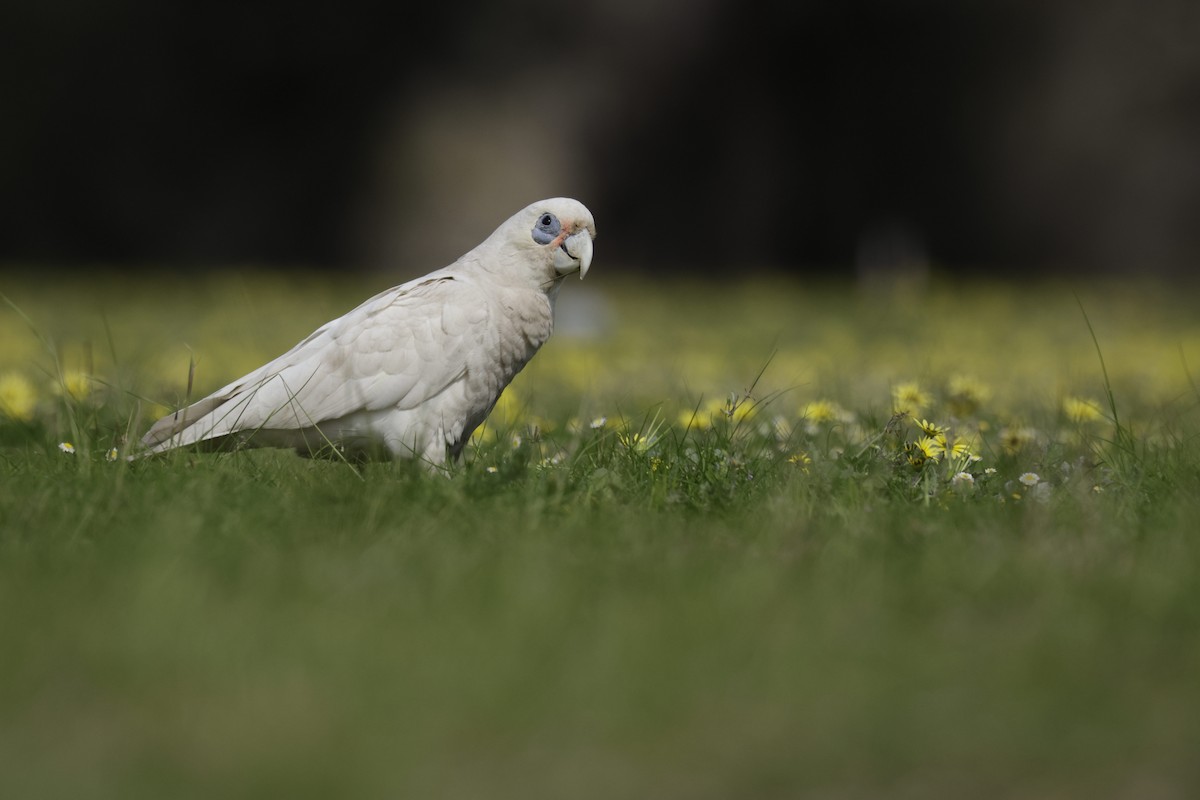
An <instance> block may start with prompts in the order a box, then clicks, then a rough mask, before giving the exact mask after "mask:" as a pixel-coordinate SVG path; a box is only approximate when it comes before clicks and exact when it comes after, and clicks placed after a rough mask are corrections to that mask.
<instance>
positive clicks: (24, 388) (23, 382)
mask: <svg viewBox="0 0 1200 800" xmlns="http://www.w3.org/2000/svg"><path fill="white" fill-rule="evenodd" d="M36 405H37V395H36V394H35V393H34V389H33V384H32V383H30V382H29V379H28V378H26V377H25V376H24V375H21V374H19V373H16V372H10V373H8V374H6V375H0V414H4V415H5V416H7V417H10V418H12V419H17V420H22V421H27V420H30V419H32V418H33V410H34V407H35V406H36Z"/></svg>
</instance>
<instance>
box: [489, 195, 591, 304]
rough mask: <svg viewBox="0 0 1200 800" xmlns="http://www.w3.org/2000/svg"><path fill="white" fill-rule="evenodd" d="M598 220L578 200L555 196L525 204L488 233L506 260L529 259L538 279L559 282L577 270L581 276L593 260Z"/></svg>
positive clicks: (522, 260) (518, 260) (521, 260)
mask: <svg viewBox="0 0 1200 800" xmlns="http://www.w3.org/2000/svg"><path fill="white" fill-rule="evenodd" d="M595 236H596V223H595V221H594V220H593V219H592V212H590V211H588V210H587V207H586V206H584V205H583V203H580V202H579V201H578V200H572V199H570V198H568V197H555V198H551V199H549V200H539V201H538V202H536V203H532V204H530V205H528V206H526V207H525V208H524V209H522V210H521V211H519V212H518V213H517V214H515V215H513V217H512V218H510V219H509V220H508V221H507V222H505V223H504V224H503V225H501V226H500V227H499V228H498V229H497V230H496V232H495V233H493V234H492V236H491V237H489V241H494V242H495V244H497V245H499V249H500V250H501V252H503V253H505V254H506V257H504V258H502V259H501V261H502V262H503V263H510V264H511V263H513V261H517V262H520V263H530V264H533V265H534V268H535V272H536V273H537V274H536V276H535V277H536V279H537V280H538V281H539V283H540V282H543V281H545V280H547V279H550V280H553V281H555V282H556V283H557V281H558V279H559V278H562V277H565V276H567V275H570V274H572V273H575V272H578V273H579V277H580V278H582V277H584V276H585V275H586V274H587V271H588V267H590V266H591V264H592V240H593V239H594V238H595ZM486 244H487V243H486V242H485V245H486Z"/></svg>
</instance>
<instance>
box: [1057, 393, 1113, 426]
mask: <svg viewBox="0 0 1200 800" xmlns="http://www.w3.org/2000/svg"><path fill="white" fill-rule="evenodd" d="M1062 409H1063V414H1065V415H1066V417H1067V419H1069V420H1070V421H1071V422H1080V423H1082V422H1095V421H1096V420H1098V419H1101V418H1103V416H1104V414H1103V413H1102V412H1101V411H1100V406H1099V405H1097V404H1096V403H1093V402H1092V401H1091V400H1085V399H1084V398H1082V397H1066V398H1064V399H1063V402H1062Z"/></svg>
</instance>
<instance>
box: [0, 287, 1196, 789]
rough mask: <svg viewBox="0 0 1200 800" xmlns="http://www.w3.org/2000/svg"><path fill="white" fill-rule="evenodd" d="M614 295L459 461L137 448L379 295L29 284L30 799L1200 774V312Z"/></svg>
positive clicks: (2, 460) (894, 784)
mask: <svg viewBox="0 0 1200 800" xmlns="http://www.w3.org/2000/svg"><path fill="white" fill-rule="evenodd" d="M593 278H594V280H593ZM601 278H602V276H600V275H599V274H596V275H594V276H593V277H592V278H589V281H588V283H587V284H585V285H584V286H579V285H571V286H567V287H565V289H564V291H563V297H562V307H561V309H560V315H561V319H562V324H561V325H560V330H559V332H558V333H557V334H556V336H555V338H554V339H552V340H551V343H550V344H549V345H548V346H547V347H546V348H545V350H544V351H543V353H541V354H539V356H538V357H537V358H536V359H535V361H534V364H533V365H531V367H530V368H529V369H528V370H527V372H526V373H523V374H522V376H521V377H520V378H519V379H518V381H517V383H515V384H514V386H513V387H512V392H511V393H510V394H506V398H507V399H506V401H505V402H504V403H503V404H502V406H501V407H499V408H498V409H497V412H496V414H495V415H494V418H493V419H492V420H491V421H490V422H489V426H488V428H487V430H486V431H484V432H482V433H481V435H480V436H479V437H478V440H477V441H476V443H475V444H474V445H473V446H472V447H470V448H468V453H467V458H466V459H465V461H464V463H463V464H461V465H460V466H458V467H457V468H456V469H455V470H454V473H453V474H452V475H451V476H450V477H449V478H445V477H441V476H432V475H428V474H426V473H424V472H423V471H421V470H419V469H414V468H412V467H411V465H406V464H369V465H365V466H363V467H360V468H357V469H352V468H350V466H349V465H346V464H342V463H338V462H336V461H325V460H312V459H301V458H297V457H295V456H294V455H291V454H287V453H281V452H278V451H265V450H264V451H246V452H238V453H232V454H226V455H198V454H192V453H178V454H174V455H172V456H169V457H167V458H164V459H158V460H154V461H150V462H134V463H126V462H125V461H124V459H121V458H117V459H116V460H113V461H109V460H107V459H106V454H107V453H108V452H109V450H110V449H112V448H114V447H116V448H117V449H118V451H121V450H123V449H124V448H125V447H126V446H127V441H126V439H127V437H128V436H129V432H130V431H132V432H133V433H137V432H140V431H141V430H144V428H145V427H146V426H147V425H148V424H149V422H150V421H151V419H152V418H153V416H154V415H155V414H156V413H161V409H165V408H167V407H170V406H171V405H172V404H173V403H174V402H177V401H178V400H179V399H181V398H182V396H183V394H184V393H186V383H187V381H188V379H189V363H190V361H191V359H192V357H193V356H194V357H195V362H196V364H197V368H196V370H195V376H194V377H195V380H196V387H195V391H196V392H197V393H199V392H204V391H207V390H209V389H211V388H215V386H217V385H220V383H221V382H223V381H224V380H227V379H229V378H232V377H236V375H237V374H240V372H241V371H244V370H245V369H249V368H250V367H253V366H255V365H256V364H257V363H260V362H261V361H262V360H265V358H267V357H270V356H271V355H274V354H275V353H277V352H280V351H281V350H282V349H284V348H286V347H287V346H289V345H290V344H291V343H292V342H294V341H295V340H297V339H298V338H300V337H301V336H303V335H305V334H306V333H307V332H308V331H310V330H311V329H312V328H314V327H315V326H316V325H317V324H319V323H321V322H323V321H324V320H325V319H328V318H330V317H332V316H334V315H336V314H338V313H341V312H342V311H344V310H346V309H348V308H349V307H350V306H352V305H353V304H354V303H355V302H356V301H357V299H359V298H361V297H366V296H368V295H369V294H370V293H372V292H373V291H374V290H376V289H377V288H379V287H378V286H369V285H367V283H368V281H366V280H365V279H364V280H362V281H361V282H357V283H356V284H355V285H353V286H334V285H333V284H332V283H329V282H327V281H323V280H321V279H319V278H315V277H305V276H300V277H299V278H295V279H291V280H285V279H283V278H281V277H278V276H269V275H268V276H259V277H251V278H245V279H237V278H232V277H222V276H214V277H212V278H210V279H208V280H206V281H203V282H200V283H199V284H195V285H192V286H190V287H187V288H186V290H185V289H184V288H182V287H177V286H173V285H171V284H170V283H168V282H166V281H163V282H152V283H151V284H150V285H146V286H141V287H139V288H137V289H134V290H129V289H127V288H119V285H118V283H117V282H116V281H112V282H106V281H104V280H103V279H99V278H96V279H85V278H78V277H75V278H72V279H71V280H61V279H60V280H58V281H56V282H54V283H53V284H51V283H45V284H41V283H37V282H29V283H24V284H22V283H19V282H16V281H9V284H8V285H6V286H5V287H3V290H4V292H5V294H6V295H7V296H8V297H9V298H10V300H11V301H12V303H13V304H14V305H15V306H16V308H18V309H20V310H21V312H22V313H23V314H24V315H25V316H26V317H27V318H28V322H26V321H25V320H23V319H22V318H21V317H20V315H18V314H17V313H16V312H15V311H12V312H11V313H8V314H7V315H5V316H0V334H3V339H2V341H3V345H0V408H4V409H5V412H4V413H5V415H4V416H3V417H2V418H0V647H2V648H3V657H2V658H0V793H2V794H3V795H4V796H6V797H47V796H81V795H83V796H89V797H122V798H125V797H139V796H145V797H163V796H171V797H183V798H187V797H212V796H227V797H238V796H246V797H248V796H261V795H266V796H295V797H304V796H331V795H334V796H365V797H377V796H412V797H480V796H485V797H489V798H507V797H514V798H515V797H520V798H530V797H554V798H560V797H572V798H590V797H596V798H600V797H603V798H613V797H648V796H657V797H689V798H692V797H695V798H707V797H711V798H724V797H755V798H772V797H780V798H782V797H796V796H820V797H837V798H856V797H877V796H880V795H886V796H889V797H912V798H924V797H935V796H937V797H963V796H973V797H1022V798H1025V797H1067V796H1069V797H1076V796H1085V795H1091V796H1098V797H1130V798H1135V797H1136V798H1140V797H1163V798H1174V797H1179V798H1184V797H1191V796H1194V795H1195V794H1196V792H1197V790H1200V766H1198V762H1197V760H1196V758H1195V753H1196V752H1197V751H1198V750H1200V717H1198V716H1197V714H1196V713H1195V711H1196V709H1197V708H1198V707H1200V681H1197V680H1196V675H1198V674H1200V558H1198V556H1200V539H1198V537H1197V533H1196V531H1197V523H1198V522H1200V491H1197V490H1200V450H1198V449H1197V447H1196V436H1197V433H1198V432H1200V425H1198V424H1197V423H1198V419H1197V409H1198V406H1200V396H1197V394H1196V392H1195V390H1194V377H1193V376H1192V375H1191V374H1190V373H1189V371H1188V368H1187V364H1188V362H1189V360H1190V361H1191V362H1193V363H1194V362H1195V361H1196V360H1197V356H1198V354H1200V319H1198V318H1197V316H1196V314H1195V311H1194V309H1193V308H1191V306H1190V305H1189V304H1188V302H1187V299H1186V296H1185V295H1186V293H1183V292H1179V291H1174V292H1172V291H1168V290H1167V289H1157V288H1155V287H1148V286H1136V287H1132V286H1119V285H1114V286H1092V287H1089V288H1088V290H1087V291H1080V290H1079V289H1078V287H1069V286H1058V285H1054V284H1040V285H1037V286H1008V285H1002V284H988V285H953V284H933V285H925V286H914V287H907V288H905V287H900V288H898V289H896V290H895V291H891V292H886V293H881V292H875V291H870V290H865V289H862V288H857V289H856V288H854V287H846V286H815V287H802V286H798V285H795V284H792V283H788V282H780V281H771V280H758V281H753V280H750V281H746V282H745V283H743V284H738V285H732V286H704V285H702V284H695V283H692V284H673V283H663V284H654V283H651V284H646V283H640V284H634V283H631V282H628V281H621V280H618V279H616V278H612V279H605V280H606V281H607V283H605V282H604V281H601ZM51 287H53V288H51ZM64 287H68V288H64ZM597 287H599V288H597ZM589 291H590V292H593V293H594V294H589V293H588V292H589ZM1072 292H1075V293H1076V294H1077V297H1078V301H1077V300H1076V297H1073V296H1072ZM573 295H577V296H573ZM1081 307H1082V309H1083V313H1082V314H1081V313H1080V308H1081ZM568 320H569V321H568ZM31 326H32V327H31ZM35 331H36V334H37V335H35ZM189 348H190V349H189ZM1098 352H1099V354H1100V359H1098V358H1097V353H1098ZM1101 359H1102V360H1103V366H1102V364H1101ZM13 376H19V380H18V379H16V378H14V377H13ZM6 381H7V383H6ZM22 381H23V383H22ZM6 387H7V388H6ZM14 387H15V388H14ZM22 387H23V388H22ZM906 406H910V407H909V408H905V407H906ZM159 407H161V409H160V408H159ZM900 410H907V411H908V412H909V413H907V414H898V413H896V412H897V411H900ZM921 423H925V424H924V425H922V424H921ZM68 441H69V442H71V443H72V444H73V445H74V447H75V452H74V453H70V454H69V453H65V452H62V451H61V450H60V449H59V444H60V443H63V442H68ZM956 445H958V446H959V447H958V449H957V450H956V449H955V446H956ZM976 457H977V459H976ZM962 473H966V474H969V475H970V476H971V477H970V480H967V479H965V478H962V477H957V478H956V476H960V475H961V474H962ZM1030 473H1034V474H1036V476H1037V479H1036V481H1034V480H1033V479H1032V478H1030V477H1028V474H1030ZM1022 476H1026V479H1025V482H1022Z"/></svg>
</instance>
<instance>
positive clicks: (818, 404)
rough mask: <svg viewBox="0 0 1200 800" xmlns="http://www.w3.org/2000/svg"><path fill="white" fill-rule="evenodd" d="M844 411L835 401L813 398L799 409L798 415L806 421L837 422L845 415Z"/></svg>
mask: <svg viewBox="0 0 1200 800" xmlns="http://www.w3.org/2000/svg"><path fill="white" fill-rule="evenodd" d="M845 413H846V412H845V411H844V410H843V409H842V407H841V406H839V405H838V404H837V403H834V402H832V401H830V400H813V401H812V402H811V403H807V404H805V406H804V408H803V409H801V410H800V416H801V417H803V418H804V419H805V420H807V421H808V422H817V423H820V422H838V421H840V420H841V419H842V418H843V417H844V416H845Z"/></svg>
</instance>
